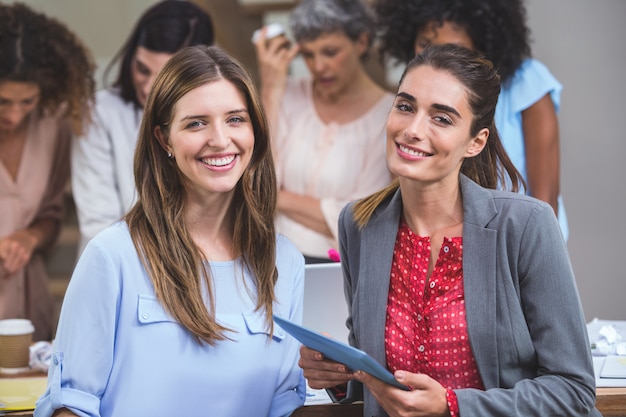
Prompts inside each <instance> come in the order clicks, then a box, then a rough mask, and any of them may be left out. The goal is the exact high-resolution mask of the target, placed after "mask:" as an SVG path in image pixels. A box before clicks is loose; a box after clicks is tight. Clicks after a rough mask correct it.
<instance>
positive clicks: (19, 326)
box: [0, 319, 35, 373]
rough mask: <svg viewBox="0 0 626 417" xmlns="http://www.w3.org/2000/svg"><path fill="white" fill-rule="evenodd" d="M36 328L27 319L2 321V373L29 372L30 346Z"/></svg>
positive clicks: (0, 340) (0, 334)
mask: <svg viewBox="0 0 626 417" xmlns="http://www.w3.org/2000/svg"><path fill="white" fill-rule="evenodd" d="M34 331H35V327H34V326H33V323H31V321H30V320H27V319H5V320H0V372H3V373H17V372H22V371H25V370H28V368H29V367H28V363H29V349H28V348H29V346H30V345H31V344H32V343H33V332H34Z"/></svg>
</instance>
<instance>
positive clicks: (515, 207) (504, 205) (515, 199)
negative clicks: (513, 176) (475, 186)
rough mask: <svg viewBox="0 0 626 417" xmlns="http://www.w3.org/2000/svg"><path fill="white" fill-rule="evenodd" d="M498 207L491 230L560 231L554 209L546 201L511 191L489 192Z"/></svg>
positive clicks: (490, 226) (490, 223)
mask: <svg viewBox="0 0 626 417" xmlns="http://www.w3.org/2000/svg"><path fill="white" fill-rule="evenodd" d="M488 192H489V193H490V194H491V196H492V199H493V202H494V204H495V207H496V211H497V215H496V216H494V218H493V219H492V220H491V222H489V225H488V227H489V228H495V229H502V228H505V227H506V228H509V229H516V230H519V231H520V232H521V231H525V232H526V233H527V232H528V231H529V230H535V231H537V232H541V233H543V232H547V231H548V230H549V229H554V230H555V231H559V230H560V229H559V227H558V221H557V218H556V216H555V214H554V210H553V209H552V207H551V206H550V205H549V204H548V203H546V202H545V201H541V200H539V199H537V198H534V197H531V196H527V195H524V194H519V193H514V192H511V191H501V190H488Z"/></svg>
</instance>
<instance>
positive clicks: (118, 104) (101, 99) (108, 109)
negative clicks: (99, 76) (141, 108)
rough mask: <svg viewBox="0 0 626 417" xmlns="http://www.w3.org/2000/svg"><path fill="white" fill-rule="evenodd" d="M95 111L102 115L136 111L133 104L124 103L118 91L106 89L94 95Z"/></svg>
mask: <svg viewBox="0 0 626 417" xmlns="http://www.w3.org/2000/svg"><path fill="white" fill-rule="evenodd" d="M96 111H97V112H98V113H100V114H102V113H114V112H119V113H122V112H128V113H135V112H136V111H138V110H137V109H136V108H135V106H134V104H133V103H130V102H127V101H124V99H123V98H122V97H121V96H120V94H119V91H118V90H116V89H113V88H108V89H104V90H100V91H98V92H97V93H96Z"/></svg>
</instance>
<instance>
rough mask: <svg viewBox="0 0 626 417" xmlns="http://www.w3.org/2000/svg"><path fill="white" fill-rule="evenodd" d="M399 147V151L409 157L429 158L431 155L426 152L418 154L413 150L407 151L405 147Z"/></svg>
mask: <svg viewBox="0 0 626 417" xmlns="http://www.w3.org/2000/svg"><path fill="white" fill-rule="evenodd" d="M399 146H400V150H401V151H402V152H404V153H408V154H409V155H411V156H422V157H424V156H431V154H429V153H426V152H418V151H414V150H413V149H409V148H407V147H406V146H402V145H399Z"/></svg>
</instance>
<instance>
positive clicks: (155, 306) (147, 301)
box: [137, 294, 178, 324]
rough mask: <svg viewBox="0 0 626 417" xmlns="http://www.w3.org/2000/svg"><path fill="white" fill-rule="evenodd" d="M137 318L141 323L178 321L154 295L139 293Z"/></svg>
mask: <svg viewBox="0 0 626 417" xmlns="http://www.w3.org/2000/svg"><path fill="white" fill-rule="evenodd" d="M137 319H138V320H139V323H141V324H150V323H164V322H169V323H178V322H177V321H176V319H174V317H172V316H171V315H170V314H169V313H168V312H167V311H165V309H164V308H163V306H162V305H161V303H159V301H158V300H157V298H156V297H154V296H152V295H144V294H139V299H138V301H137Z"/></svg>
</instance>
